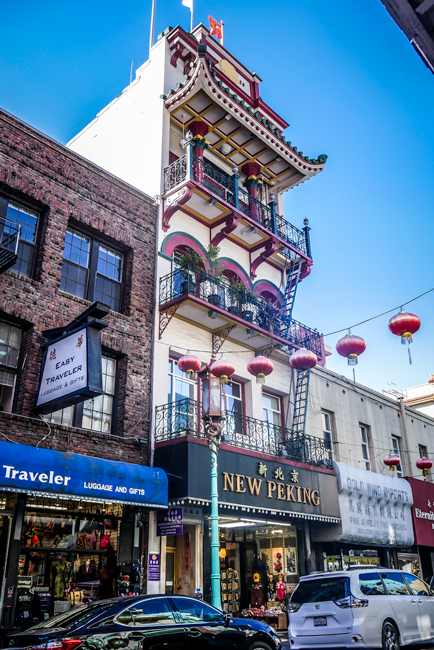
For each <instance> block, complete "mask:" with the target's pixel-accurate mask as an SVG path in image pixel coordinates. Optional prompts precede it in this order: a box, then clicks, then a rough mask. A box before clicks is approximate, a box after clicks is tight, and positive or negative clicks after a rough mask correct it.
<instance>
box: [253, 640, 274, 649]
mask: <svg viewBox="0 0 434 650" xmlns="http://www.w3.org/2000/svg"><path fill="white" fill-rule="evenodd" d="M249 650H272V649H271V648H270V646H269V645H268V643H264V641H255V643H252V645H251V646H250V648H249Z"/></svg>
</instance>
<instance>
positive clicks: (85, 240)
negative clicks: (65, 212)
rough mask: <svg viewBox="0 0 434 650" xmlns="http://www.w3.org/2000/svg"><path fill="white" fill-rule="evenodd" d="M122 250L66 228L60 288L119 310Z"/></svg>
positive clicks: (121, 282)
mask: <svg viewBox="0 0 434 650" xmlns="http://www.w3.org/2000/svg"><path fill="white" fill-rule="evenodd" d="M123 264H124V259H123V255H122V253H119V252H118V251H116V250H114V249H113V248H110V247H109V246H106V244H103V243H101V242H99V241H97V240H96V239H92V238H91V237H89V236H87V235H85V234H83V233H81V232H79V231H77V230H73V229H71V228H68V230H67V231H66V237H65V248H64V250H63V266H62V273H61V278H60V288H61V289H62V291H66V292H67V293H71V294H73V295H74V296H78V297H79V298H85V299H86V300H91V301H96V300H99V301H100V302H103V303H104V304H106V305H109V306H110V308H111V309H113V310H114V311H120V310H121V305H122V284H123Z"/></svg>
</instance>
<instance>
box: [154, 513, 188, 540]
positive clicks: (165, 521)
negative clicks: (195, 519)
mask: <svg viewBox="0 0 434 650" xmlns="http://www.w3.org/2000/svg"><path fill="white" fill-rule="evenodd" d="M182 511H183V509H182V508H169V510H164V511H162V512H159V513H157V536H158V537H166V536H167V535H182V530H183V529H182Z"/></svg>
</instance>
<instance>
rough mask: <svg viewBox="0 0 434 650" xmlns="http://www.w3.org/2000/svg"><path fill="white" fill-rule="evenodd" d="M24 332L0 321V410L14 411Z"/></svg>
mask: <svg viewBox="0 0 434 650" xmlns="http://www.w3.org/2000/svg"><path fill="white" fill-rule="evenodd" d="M21 338H22V332H21V330H20V328H19V327H14V326H13V325H9V324H8V323H4V322H0V410H2V411H6V412H7V413H11V412H12V404H13V399H14V392H15V384H16V379H17V372H18V359H19V355H20V348H21Z"/></svg>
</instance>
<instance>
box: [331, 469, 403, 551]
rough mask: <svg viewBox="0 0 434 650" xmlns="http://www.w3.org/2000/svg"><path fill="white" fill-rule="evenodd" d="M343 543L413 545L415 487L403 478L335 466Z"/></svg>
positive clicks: (340, 536) (340, 537)
mask: <svg viewBox="0 0 434 650" xmlns="http://www.w3.org/2000/svg"><path fill="white" fill-rule="evenodd" d="M333 468H334V470H335V473H336V476H337V479H338V491H339V507H340V511H341V520H342V533H341V534H340V535H339V539H340V540H341V541H343V542H359V543H361V544H376V545H378V544H381V545H385V546H412V544H413V541H414V536H413V524H412V518H411V506H412V505H413V495H412V492H411V487H410V485H409V484H408V483H407V481H406V480H405V479H403V478H396V477H394V476H386V475H384V474H377V473H376V472H367V471H366V470H363V469H360V468H358V467H352V466H351V465H345V464H344V463H336V462H334V463H333Z"/></svg>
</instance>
